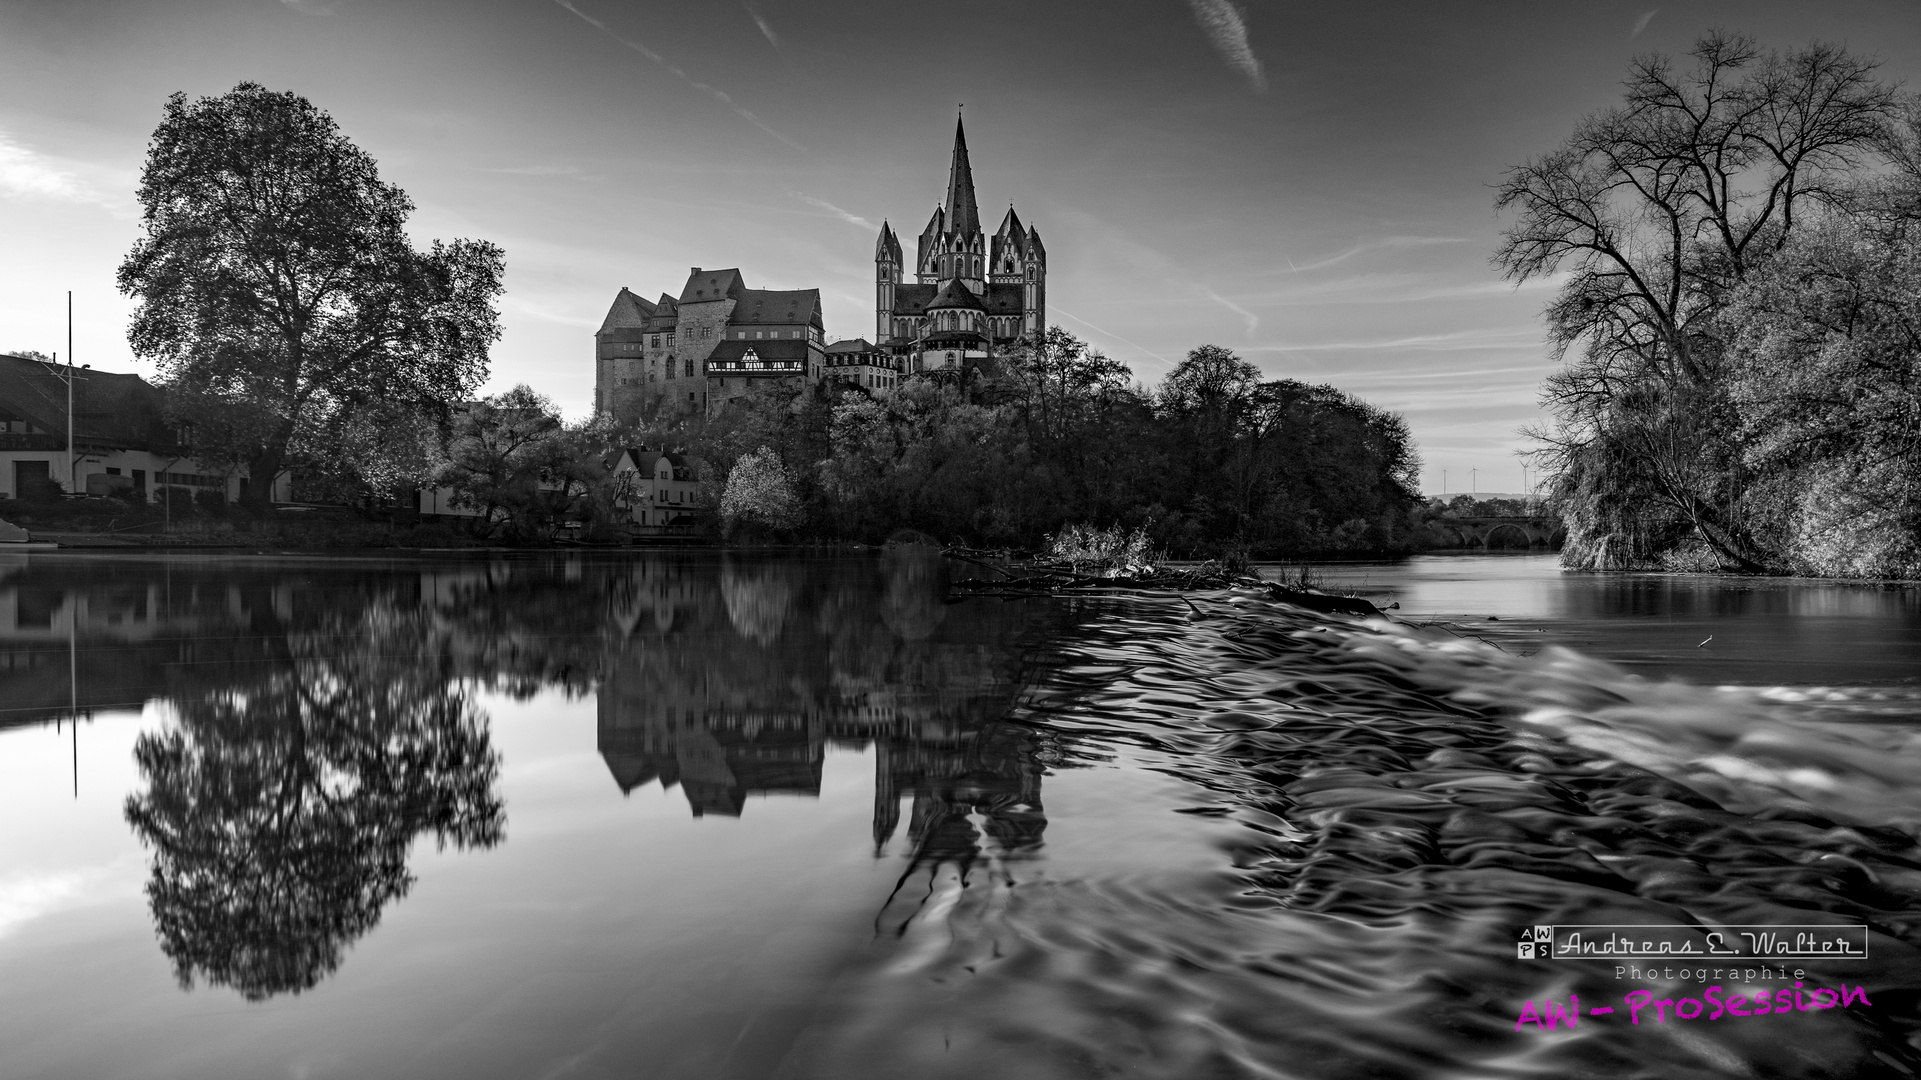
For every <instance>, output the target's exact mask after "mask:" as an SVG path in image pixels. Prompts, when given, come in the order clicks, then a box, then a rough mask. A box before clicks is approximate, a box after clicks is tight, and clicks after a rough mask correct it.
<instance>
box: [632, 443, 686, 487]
mask: <svg viewBox="0 0 1921 1080" xmlns="http://www.w3.org/2000/svg"><path fill="white" fill-rule="evenodd" d="M620 453H621V456H623V457H625V458H626V459H627V460H629V461H631V462H633V463H634V468H635V469H638V470H639V471H640V473H641V475H643V476H652V475H654V473H655V472H657V471H658V469H659V465H660V462H661V459H662V458H665V459H666V460H667V464H668V465H669V466H671V467H672V468H673V470H674V472H675V473H676V474H684V475H676V476H675V477H674V479H676V480H691V479H692V478H693V475H692V474H691V473H688V472H687V471H686V470H687V468H688V464H687V458H686V456H685V455H683V454H676V453H674V452H672V451H662V450H649V449H647V448H646V447H644V446H641V447H628V448H627V449H624V450H622V451H621V452H620ZM614 467H615V468H619V467H620V463H619V462H618V461H616V462H615V463H614Z"/></svg>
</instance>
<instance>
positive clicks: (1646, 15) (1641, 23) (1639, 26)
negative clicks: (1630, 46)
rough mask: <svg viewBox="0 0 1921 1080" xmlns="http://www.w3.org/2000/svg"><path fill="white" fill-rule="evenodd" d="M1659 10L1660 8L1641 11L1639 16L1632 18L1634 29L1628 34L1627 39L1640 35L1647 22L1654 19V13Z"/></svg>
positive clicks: (1646, 26)
mask: <svg viewBox="0 0 1921 1080" xmlns="http://www.w3.org/2000/svg"><path fill="white" fill-rule="evenodd" d="M1660 10H1661V9H1660V8H1655V9H1654V10H1653V11H1648V12H1643V13H1642V15H1641V17H1640V18H1638V19H1636V20H1634V30H1633V32H1632V33H1630V34H1628V40H1629V41H1633V40H1634V39H1635V38H1638V37H1640V36H1641V31H1643V30H1646V29H1647V28H1648V23H1651V22H1653V21H1654V16H1655V14H1656V13H1658V12H1659V11H1660Z"/></svg>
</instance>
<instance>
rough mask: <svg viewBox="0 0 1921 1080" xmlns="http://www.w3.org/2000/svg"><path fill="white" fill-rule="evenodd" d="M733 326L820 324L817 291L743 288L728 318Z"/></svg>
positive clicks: (818, 294)
mask: <svg viewBox="0 0 1921 1080" xmlns="http://www.w3.org/2000/svg"><path fill="white" fill-rule="evenodd" d="M727 321H728V323H729V324H730V325H734V326H769V325H774V324H785V323H800V324H802V325H806V324H809V323H817V322H819V321H820V290H819V289H742V290H740V293H739V297H738V299H737V300H736V302H735V304H734V311H733V314H731V315H729V316H728V317H727Z"/></svg>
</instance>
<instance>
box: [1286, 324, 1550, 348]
mask: <svg viewBox="0 0 1921 1080" xmlns="http://www.w3.org/2000/svg"><path fill="white" fill-rule="evenodd" d="M1521 348H1535V349H1538V348H1541V331H1540V329H1539V328H1537V327H1528V328H1526V329H1505V330H1457V331H1454V332H1452V333H1445V334H1415V335H1412V336H1409V337H1399V338H1380V339H1375V340H1371V341H1370V340H1360V341H1319V342H1302V343H1300V344H1294V345H1261V346H1257V347H1254V348H1252V349H1249V350H1248V351H1249V352H1259V353H1269V352H1302V353H1314V352H1356V351H1363V352H1371V351H1374V350H1377V349H1403V350H1408V351H1412V352H1461V351H1468V350H1476V349H1521Z"/></svg>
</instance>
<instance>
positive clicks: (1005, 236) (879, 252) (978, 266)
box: [874, 119, 1047, 371]
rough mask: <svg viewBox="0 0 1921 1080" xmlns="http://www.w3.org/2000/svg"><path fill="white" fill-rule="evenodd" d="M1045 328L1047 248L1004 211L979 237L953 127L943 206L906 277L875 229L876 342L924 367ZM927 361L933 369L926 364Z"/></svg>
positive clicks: (958, 126) (962, 146)
mask: <svg viewBox="0 0 1921 1080" xmlns="http://www.w3.org/2000/svg"><path fill="white" fill-rule="evenodd" d="M1046 329H1047V249H1046V248H1044V247H1042V246H1041V238H1040V233H1039V231H1037V230H1031V229H1028V228H1027V227H1026V226H1025V225H1024V224H1022V222H1021V219H1020V216H1019V215H1018V214H1015V213H1014V208H1013V207H1012V206H1009V207H1008V209H1007V217H1006V218H1005V220H1003V221H1002V222H1001V226H1000V228H999V229H997V230H996V231H995V232H994V235H993V237H992V239H990V238H989V237H988V235H987V233H986V231H985V230H984V229H982V228H981V215H980V203H979V200H978V199H977V198H976V197H975V195H974V166H973V163H972V162H971V161H969V160H968V156H967V127H966V125H965V124H964V123H963V122H962V121H960V120H959V119H956V120H955V122H954V155H953V159H952V161H951V162H950V163H949V165H948V170H947V197H946V199H944V200H943V201H942V202H941V203H940V205H938V206H936V207H934V214H933V216H932V217H930V218H928V220H927V227H926V228H925V229H922V230H921V233H920V242H919V244H918V246H917V248H916V250H915V252H914V272H913V277H912V278H909V277H908V276H907V263H906V260H905V259H904V258H903V257H902V255H901V245H900V239H899V238H898V237H896V236H895V235H894V230H893V228H892V227H891V226H889V225H888V224H886V223H882V225H881V228H880V236H879V238H878V239H877V240H876V241H875V243H874V330H875V337H874V342H875V344H877V345H886V346H888V347H889V348H890V349H891V350H893V351H894V352H895V353H896V354H898V355H900V356H902V357H906V356H908V355H910V354H911V355H913V356H914V357H916V358H917V359H915V360H913V361H912V362H913V364H914V365H915V366H913V367H903V368H901V370H902V371H919V370H922V369H921V367H920V366H919V365H920V364H921V363H923V362H924V361H925V362H930V363H931V362H935V361H938V362H939V363H941V364H942V365H945V366H952V365H954V364H965V363H968V362H971V361H972V360H973V359H976V358H984V357H987V356H991V355H994V354H995V353H996V352H997V351H998V350H1001V349H1006V348H1011V347H1013V346H1014V345H1016V344H1018V343H1019V342H1020V341H1021V340H1022V339H1024V338H1027V337H1029V336H1031V335H1033V334H1036V333H1039V332H1042V331H1045V330H1046ZM927 357H934V358H935V361H927V360H926V358H927Z"/></svg>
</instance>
